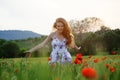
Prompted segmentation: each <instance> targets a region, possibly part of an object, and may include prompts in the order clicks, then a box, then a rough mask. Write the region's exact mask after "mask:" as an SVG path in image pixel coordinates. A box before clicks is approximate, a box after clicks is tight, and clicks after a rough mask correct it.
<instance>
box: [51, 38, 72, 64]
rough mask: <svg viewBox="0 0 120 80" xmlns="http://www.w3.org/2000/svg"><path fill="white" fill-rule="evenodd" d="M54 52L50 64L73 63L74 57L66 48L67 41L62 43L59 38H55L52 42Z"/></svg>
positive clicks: (64, 40)
mask: <svg viewBox="0 0 120 80" xmlns="http://www.w3.org/2000/svg"><path fill="white" fill-rule="evenodd" d="M51 45H52V52H51V54H50V58H51V60H50V61H49V63H56V62H58V63H63V64H64V63H66V62H69V63H72V57H71V55H70V53H69V52H68V50H67V47H66V39H65V38H64V39H63V40H62V41H60V40H59V39H58V38H57V37H54V38H53V40H52V42H51Z"/></svg>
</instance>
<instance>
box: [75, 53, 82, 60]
mask: <svg viewBox="0 0 120 80" xmlns="http://www.w3.org/2000/svg"><path fill="white" fill-rule="evenodd" d="M76 58H77V59H78V60H80V61H82V54H81V53H78V54H77V55H76Z"/></svg>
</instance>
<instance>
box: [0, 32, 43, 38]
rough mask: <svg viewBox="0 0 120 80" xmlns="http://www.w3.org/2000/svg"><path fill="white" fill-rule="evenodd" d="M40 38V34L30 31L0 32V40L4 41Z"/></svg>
mask: <svg viewBox="0 0 120 80" xmlns="http://www.w3.org/2000/svg"><path fill="white" fill-rule="evenodd" d="M35 37H41V34H38V33H35V32H32V31H22V30H0V39H5V40H19V39H27V38H35Z"/></svg>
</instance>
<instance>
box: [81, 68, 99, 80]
mask: <svg viewBox="0 0 120 80" xmlns="http://www.w3.org/2000/svg"><path fill="white" fill-rule="evenodd" d="M82 75H83V76H84V77H85V78H87V79H94V78H96V77H97V74H96V70H95V69H93V68H90V67H88V68H83V69H82Z"/></svg>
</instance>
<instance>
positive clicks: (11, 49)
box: [1, 41, 20, 58]
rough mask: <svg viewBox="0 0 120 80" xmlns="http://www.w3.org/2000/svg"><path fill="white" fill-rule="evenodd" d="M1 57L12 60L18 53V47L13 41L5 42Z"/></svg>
mask: <svg viewBox="0 0 120 80" xmlns="http://www.w3.org/2000/svg"><path fill="white" fill-rule="evenodd" d="M1 50H2V52H1V53H2V55H1V57H6V58H14V57H16V56H17V54H18V53H19V52H20V49H19V47H18V45H17V44H16V43H15V42H13V41H6V42H5V43H4V44H3V45H2V46H1Z"/></svg>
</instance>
